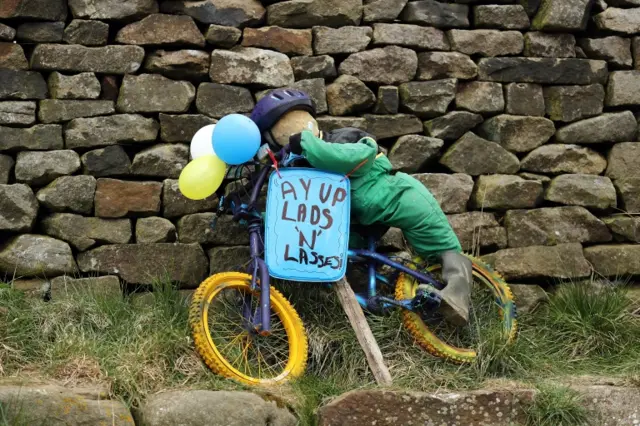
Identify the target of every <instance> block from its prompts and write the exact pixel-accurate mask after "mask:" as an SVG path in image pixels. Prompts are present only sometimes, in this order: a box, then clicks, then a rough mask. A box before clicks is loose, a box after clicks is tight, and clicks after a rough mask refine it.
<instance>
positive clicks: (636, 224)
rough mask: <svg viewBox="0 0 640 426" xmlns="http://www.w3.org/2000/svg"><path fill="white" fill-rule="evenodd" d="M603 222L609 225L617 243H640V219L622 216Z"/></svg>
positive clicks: (609, 218) (605, 219)
mask: <svg viewBox="0 0 640 426" xmlns="http://www.w3.org/2000/svg"><path fill="white" fill-rule="evenodd" d="M602 221H603V222H604V223H606V224H607V226H608V227H609V230H610V231H611V232H612V233H613V236H614V238H615V240H616V241H631V242H632V243H640V217H638V216H627V215H624V214H620V215H616V216H611V217H607V218H604V219H602Z"/></svg>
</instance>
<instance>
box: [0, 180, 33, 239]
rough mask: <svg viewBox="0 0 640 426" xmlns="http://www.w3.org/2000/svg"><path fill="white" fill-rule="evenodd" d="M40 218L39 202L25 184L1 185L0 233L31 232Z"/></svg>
mask: <svg viewBox="0 0 640 426" xmlns="http://www.w3.org/2000/svg"><path fill="white" fill-rule="evenodd" d="M37 216H38V201H37V200H36V197H35V196H34V195H33V190H31V188H29V187H28V186H27V185H24V184H20V183H19V184H15V185H4V184H2V185H0V231H10V232H29V231H31V229H32V228H33V225H35V222H36V217H37Z"/></svg>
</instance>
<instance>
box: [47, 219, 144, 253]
mask: <svg viewBox="0 0 640 426" xmlns="http://www.w3.org/2000/svg"><path fill="white" fill-rule="evenodd" d="M41 225H42V229H43V230H44V233H45V234H47V235H50V236H52V237H54V238H58V239H60V240H63V241H66V242H68V243H69V244H71V245H72V246H73V247H75V248H76V249H77V250H79V251H85V250H87V249H89V248H91V247H93V246H94V245H96V244H127V243H129V242H130V241H131V236H132V231H131V220H130V219H102V218H99V217H84V216H79V215H75V214H70V213H54V214H52V215H51V216H48V217H46V218H44V219H43V220H42V222H41Z"/></svg>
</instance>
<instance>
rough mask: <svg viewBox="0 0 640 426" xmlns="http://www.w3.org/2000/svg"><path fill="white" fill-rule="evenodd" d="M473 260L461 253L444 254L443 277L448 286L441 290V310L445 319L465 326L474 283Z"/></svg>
mask: <svg viewBox="0 0 640 426" xmlns="http://www.w3.org/2000/svg"><path fill="white" fill-rule="evenodd" d="M472 272H473V267H472V265H471V260H469V258H467V257H466V256H464V255H462V254H461V253H458V252H455V251H447V252H444V253H443V254H442V278H443V279H444V281H445V282H446V284H447V285H446V287H445V288H444V289H443V290H442V291H441V295H442V302H443V303H441V304H440V309H439V312H440V313H441V314H442V315H443V316H444V317H445V320H446V321H448V322H450V323H452V324H454V325H457V326H464V325H467V324H468V323H469V304H470V303H471V285H472V283H473V273H472Z"/></svg>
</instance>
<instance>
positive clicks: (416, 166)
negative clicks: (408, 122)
mask: <svg viewBox="0 0 640 426" xmlns="http://www.w3.org/2000/svg"><path fill="white" fill-rule="evenodd" d="M443 146H444V141H443V140H442V139H436V138H429V137H426V136H421V135H407V136H401V137H400V138H398V141H397V142H396V143H395V144H394V145H393V148H391V151H390V152H389V161H390V162H391V165H392V166H393V168H394V170H400V171H402V172H405V173H415V172H417V171H419V170H420V169H421V168H423V167H424V166H425V165H426V164H427V163H430V162H432V161H433V160H435V159H436V158H437V157H438V155H439V154H440V149H441V148H442V147H443Z"/></svg>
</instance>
